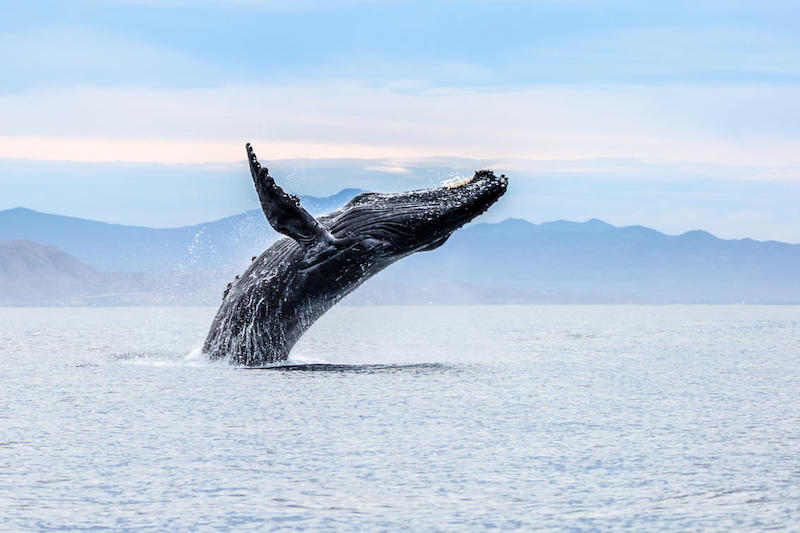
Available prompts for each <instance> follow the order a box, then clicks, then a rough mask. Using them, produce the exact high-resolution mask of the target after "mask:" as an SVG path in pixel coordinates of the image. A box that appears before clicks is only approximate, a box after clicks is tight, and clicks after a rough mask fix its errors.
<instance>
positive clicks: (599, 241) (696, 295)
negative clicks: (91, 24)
mask: <svg viewBox="0 0 800 533" xmlns="http://www.w3.org/2000/svg"><path fill="white" fill-rule="evenodd" d="M359 192H362V191H360V190H356V189H347V190H343V191H341V192H339V193H337V194H336V195H333V196H331V197H327V198H315V197H302V203H303V205H304V206H306V208H307V209H309V211H311V212H312V213H313V214H320V213H324V212H328V211H331V210H333V209H336V208H338V207H339V206H341V205H343V204H344V203H345V202H346V201H348V200H349V199H350V198H352V197H353V196H355V195H356V194H358V193H359ZM276 237H277V234H276V233H275V232H274V231H273V230H272V229H271V228H270V227H269V225H268V224H267V222H266V220H265V219H264V216H263V214H262V213H261V212H260V211H248V212H245V213H242V214H240V215H236V216H232V217H228V218H224V219H221V220H217V221H214V222H208V223H204V224H198V225H195V226H187V227H182V228H168V229H155V228H147V227H137V226H124V225H119V224H107V223H104V222H97V221H92V220H85V219H80V218H74V217H64V216H60V215H50V214H44V213H38V212H36V211H32V210H29V209H23V208H16V209H10V210H6V211H0V241H6V242H4V243H0V304H5V305H36V304H58V305H63V304H76V305H86V304H89V305H91V304H208V305H214V304H216V303H218V302H219V295H220V293H221V290H222V288H224V286H225V284H226V283H227V281H229V280H230V279H232V277H233V276H234V275H235V274H236V273H237V272H240V271H241V270H242V269H243V268H244V266H246V264H247V263H248V262H249V261H250V258H251V257H252V256H253V255H256V254H258V253H260V252H261V251H262V250H263V249H264V248H266V247H267V246H269V244H270V243H271V242H272V241H273V240H274V239H275V238H276ZM798 273H800V245H797V244H787V243H780V242H775V241H767V242H761V241H754V240H751V239H740V240H724V239H719V238H717V237H715V236H713V235H711V234H709V233H707V232H704V231H700V230H697V231H690V232H687V233H684V234H682V235H665V234H663V233H660V232H658V231H655V230H653V229H649V228H645V227H642V226H628V227H615V226H612V225H610V224H607V223H605V222H602V221H600V220H597V219H592V220H589V221H586V222H570V221H554V222H545V223H542V224H534V223H532V222H529V221H526V220H521V219H507V220H505V221H503V222H500V223H497V224H485V223H483V224H481V223H477V224H473V225H471V226H468V227H466V228H463V229H461V230H459V231H457V232H456V233H455V234H454V235H453V236H452V237H451V238H450V240H449V241H448V242H447V243H446V244H445V245H444V246H442V247H441V248H438V249H437V250H436V251H433V252H423V253H419V254H415V255H413V256H411V257H409V258H406V259H404V260H403V261H400V262H398V263H396V264H395V265H393V266H392V267H390V268H388V269H387V270H385V271H384V272H382V273H381V274H379V275H378V276H376V277H375V278H373V279H372V280H370V281H368V282H367V283H366V284H365V285H364V286H363V287H362V288H360V289H359V290H357V291H356V292H354V293H353V294H352V295H351V296H349V297H348V299H347V301H349V302H350V303H353V304H386V303H740V302H747V303H798V302H800V276H798Z"/></svg>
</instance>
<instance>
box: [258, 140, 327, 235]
mask: <svg viewBox="0 0 800 533" xmlns="http://www.w3.org/2000/svg"><path fill="white" fill-rule="evenodd" d="M246 147H247V161H248V163H249V164H250V174H251V175H252V176H253V183H254V184H255V186H256V192H257V193H258V199H259V200H260V201H261V209H263V210H264V215H266V217H267V220H268V221H269V223H270V225H271V226H272V227H273V228H274V229H275V231H277V232H278V233H282V234H284V235H286V236H287V237H291V238H292V239H294V240H296V241H297V242H298V243H300V244H301V245H302V246H304V247H312V246H317V245H320V244H323V243H330V242H332V241H333V237H332V236H331V234H330V233H328V231H327V230H326V229H325V228H323V227H322V225H321V224H320V223H319V222H317V219H315V218H314V217H313V216H311V213H309V212H308V211H306V210H305V209H303V207H302V206H301V205H300V199H299V198H298V197H297V196H294V195H290V194H286V193H285V192H284V191H283V189H281V188H280V187H279V186H278V185H277V184H276V183H275V180H274V179H272V176H270V175H269V170H268V169H267V168H264V167H262V166H261V164H260V163H259V162H258V159H257V158H256V154H255V152H253V148H252V147H251V146H250V143H247V146H246Z"/></svg>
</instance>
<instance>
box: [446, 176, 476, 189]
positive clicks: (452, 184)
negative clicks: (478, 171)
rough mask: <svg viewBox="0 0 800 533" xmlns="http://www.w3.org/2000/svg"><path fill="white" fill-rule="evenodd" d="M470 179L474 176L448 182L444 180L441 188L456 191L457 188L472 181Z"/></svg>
mask: <svg viewBox="0 0 800 533" xmlns="http://www.w3.org/2000/svg"><path fill="white" fill-rule="evenodd" d="M472 178H474V176H472V177H469V178H462V177H457V178H450V179H449V180H445V181H443V182H442V187H445V188H447V189H457V188H459V187H463V186H464V185H466V184H467V183H469V182H470V181H472Z"/></svg>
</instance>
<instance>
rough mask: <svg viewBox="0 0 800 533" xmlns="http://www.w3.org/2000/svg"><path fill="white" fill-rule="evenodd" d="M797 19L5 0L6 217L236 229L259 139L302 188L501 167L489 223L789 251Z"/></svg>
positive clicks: (436, 6) (569, 7) (712, 11)
mask: <svg viewBox="0 0 800 533" xmlns="http://www.w3.org/2000/svg"><path fill="white" fill-rule="evenodd" d="M793 4H794V3H792V2H758V3H755V2H736V1H733V2H722V1H693V2H674V1H673V2H613V1H612V2H594V1H592V2H590V1H580V0H576V1H570V0H566V1H557V2H556V1H544V0H532V1H513V0H508V1H503V0H498V1H478V0H475V1H469V0H466V1H461V2H442V1H429V2H404V1H383V2H376V1H357V0H352V1H344V2H333V1H328V2H322V1H314V0H300V1H294V2H289V1H283V0H273V1H269V0H266V1H257V0H239V1H229V2H221V1H212V0H206V1H196V2H189V1H182V0H172V1H170V0H166V1H163V2H158V1H155V0H153V1H148V0H140V1H124V0H118V1H106V2H102V1H75V2H69V3H66V2H35V3H33V2H25V3H23V2H13V3H12V2H5V3H4V6H3V9H2V11H3V16H2V17H0V72H2V73H3V74H2V76H3V77H2V80H3V82H2V84H0V117H3V119H2V120H0V158H2V159H1V160H0V187H2V189H3V190H2V193H1V194H0V209H4V208H9V207H15V206H17V205H24V206H26V207H32V208H35V209H40V210H45V211H50V212H58V213H65V214H71V215H76V216H86V217H92V218H99V219H103V220H109V221H114V222H123V223H136V224H145V225H159V226H164V225H178V224H186V223H193V222H199V221H202V220H207V219H209V218H216V217H220V216H225V215H228V214H233V213H236V212H238V211H241V210H242V209H246V208H251V207H253V206H255V202H254V200H255V199H254V198H252V194H251V192H250V191H249V190H247V187H249V182H248V181H247V180H248V178H247V174H246V171H245V169H244V166H243V159H242V144H243V142H244V141H245V140H252V141H253V142H254V143H256V147H257V149H258V151H259V154H260V155H261V156H262V157H263V158H264V159H267V160H271V161H275V163H274V165H273V167H274V168H276V169H283V168H285V169H287V170H286V172H287V176H286V178H285V179H286V180H287V182H286V184H287V188H290V189H293V190H295V191H296V192H302V193H311V194H329V193H333V192H336V190H338V189H340V188H343V187H350V186H357V187H362V188H372V189H382V190H393V189H404V188H408V187H413V186H421V185H428V184H432V183H436V182H437V181H440V180H441V179H445V178H447V177H449V176H450V175H452V174H455V173H466V172H469V169H470V168H473V167H476V166H493V167H495V168H498V169H500V170H505V171H507V172H508V173H509V174H510V175H511V176H512V178H516V179H515V180H514V181H512V185H513V187H512V189H511V192H512V193H513V196H512V195H509V196H508V197H507V199H505V200H504V202H503V203H502V204H500V205H498V207H497V209H495V210H493V211H496V212H494V213H492V216H493V217H495V218H497V217H504V216H520V217H524V218H528V219H530V220H533V221H537V222H539V221H543V220H549V219H553V218H565V219H585V218H591V217H599V218H603V219H605V220H608V221H610V222H612V223H617V224H643V225H649V226H652V227H655V228H657V229H661V230H664V231H668V232H681V231H686V230H689V229H694V228H698V227H699V228H704V229H709V230H711V231H713V232H715V233H717V234H719V235H721V236H725V237H745V236H750V237H756V238H760V239H781V240H789V241H792V242H800V210H798V209H797V207H796V198H798V195H797V193H798V192H799V191H800V150H799V149H798V147H800V98H799V97H800V35H799V34H800V32H797V31H796V21H797V20H798V15H800V8H798V7H796V4H794V5H793ZM320 160H324V161H326V163H324V164H323V163H321V162H320ZM278 177H279V178H280V177H281V176H278ZM187 183H188V184H189V185H187ZM187 187H191V190H190V191H189V190H187ZM48 191H59V194H48ZM545 199H546V201H545Z"/></svg>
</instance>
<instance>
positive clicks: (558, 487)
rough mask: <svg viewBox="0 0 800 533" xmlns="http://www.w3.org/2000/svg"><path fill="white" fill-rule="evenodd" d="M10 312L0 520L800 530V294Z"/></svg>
mask: <svg viewBox="0 0 800 533" xmlns="http://www.w3.org/2000/svg"><path fill="white" fill-rule="evenodd" d="M215 311H216V310H215V309H212V308H180V307H173V308H1V309H0V362H1V363H2V373H1V374H0V379H2V389H0V530H11V531H42V530H51V529H52V530H69V531H77V530H90V529H91V530H115V531H121V530H153V531H164V530H169V531H187V530H222V531H225V530H228V531H245V530H271V529H280V530H292V529H297V530H302V529H311V530H368V531H375V530H389V531H397V530H411V531H419V530H424V531H435V530H443V531H464V530H480V529H502V530H514V529H522V530H531V529H543V530H548V529H550V530H559V531H561V530H591V529H599V530H622V529H628V530H636V531H643V530H644V531H687V530H703V531H715V530H716V531H730V530H754V529H759V530H762V529H779V530H780V529H785V530H798V529H800V307H796V306H795V307H792V306H744V305H742V306H653V307H650V306H460V307H437V306H430V307H349V306H337V307H335V308H334V309H333V310H332V311H330V312H329V313H328V314H326V315H324V316H323V317H322V319H320V321H319V322H318V323H317V324H315V325H314V326H313V327H312V328H311V330H309V332H308V333H307V334H306V335H305V336H304V337H303V338H302V339H301V341H300V343H299V344H298V345H297V346H296V347H295V350H294V351H293V353H292V357H291V361H290V363H291V364H292V365H294V366H293V367H292V368H291V369H289V370H275V369H243V368H235V367H231V366H229V365H227V364H225V363H219V362H213V363H212V362H209V361H206V360H205V359H204V358H203V357H202V355H200V354H199V353H198V347H199V346H200V344H201V343H202V341H203V338H204V336H205V333H206V331H207V328H208V326H209V325H210V323H211V319H212V317H213V315H214V312H215Z"/></svg>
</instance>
